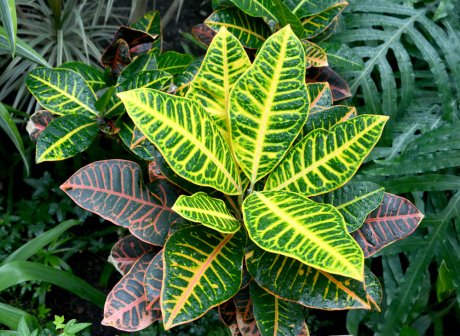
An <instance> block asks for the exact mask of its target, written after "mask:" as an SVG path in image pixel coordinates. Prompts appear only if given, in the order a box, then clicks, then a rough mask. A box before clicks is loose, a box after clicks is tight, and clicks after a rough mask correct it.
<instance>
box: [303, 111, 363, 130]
mask: <svg viewBox="0 0 460 336" xmlns="http://www.w3.org/2000/svg"><path fill="white" fill-rule="evenodd" d="M353 117H356V109H355V108H354V107H350V106H344V105H336V106H332V107H329V108H323V109H318V108H315V113H311V112H310V115H309V116H308V120H307V122H306V123H305V125H304V127H303V133H304V134H308V133H310V132H311V131H313V130H315V129H317V128H322V129H325V130H329V129H331V128H332V126H334V125H336V124H338V123H340V122H343V121H346V120H348V119H351V118H353Z"/></svg>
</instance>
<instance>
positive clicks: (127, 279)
mask: <svg viewBox="0 0 460 336" xmlns="http://www.w3.org/2000/svg"><path fill="white" fill-rule="evenodd" d="M154 256H155V254H154V253H152V252H147V253H145V254H144V255H142V257H140V258H139V260H138V261H137V262H136V263H135V264H134V265H133V267H132V268H131V270H130V271H129V272H128V273H127V274H126V275H125V276H124V277H123V278H122V279H121V280H120V281H119V282H118V283H117V284H116V285H115V287H114V288H113V289H112V291H111V292H110V293H109V295H108V296H107V300H106V302H105V306H104V320H103V321H102V322H101V323H102V324H103V325H106V326H111V327H115V328H117V329H118V330H123V331H128V332H133V331H137V330H142V329H145V328H146V327H148V326H149V325H151V324H152V323H153V322H155V321H157V320H159V319H160V318H161V315H160V312H159V311H155V310H153V311H148V310H147V309H146V307H147V297H146V295H145V291H144V276H145V271H146V269H147V267H148V266H149V264H150V262H151V260H152V258H153V257H154Z"/></svg>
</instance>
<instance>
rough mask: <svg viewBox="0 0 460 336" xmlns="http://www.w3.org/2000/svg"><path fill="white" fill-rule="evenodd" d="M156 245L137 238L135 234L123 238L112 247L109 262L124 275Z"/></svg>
mask: <svg viewBox="0 0 460 336" xmlns="http://www.w3.org/2000/svg"><path fill="white" fill-rule="evenodd" d="M154 248H155V247H154V246H153V245H151V244H147V243H145V242H143V241H142V240H139V239H137V238H136V237H134V236H133V235H128V236H126V237H123V238H121V239H120V240H119V241H117V243H116V244H115V245H114V246H113V247H112V250H111V251H110V256H109V262H110V263H111V264H112V265H113V266H114V267H115V268H116V269H117V271H118V272H120V273H121V274H122V275H125V274H126V273H128V271H129V270H130V269H131V267H132V266H133V265H134V264H135V262H136V261H137V260H138V259H139V258H140V257H141V256H142V255H143V254H144V253H146V252H150V251H152V250H153V249H154Z"/></svg>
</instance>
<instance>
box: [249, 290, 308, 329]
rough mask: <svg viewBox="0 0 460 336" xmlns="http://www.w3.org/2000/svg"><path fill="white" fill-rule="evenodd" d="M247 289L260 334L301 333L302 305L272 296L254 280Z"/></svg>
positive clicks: (303, 320) (302, 321) (303, 319)
mask: <svg viewBox="0 0 460 336" xmlns="http://www.w3.org/2000/svg"><path fill="white" fill-rule="evenodd" d="M249 291H250V294H251V299H252V307H253V310H254V317H255V318H256V322H257V326H258V327H259V331H260V334H261V335H262V336H268V335H286V336H289V335H290V336H298V335H299V334H300V333H301V331H302V328H303V324H304V322H305V317H304V314H303V308H302V306H300V305H298V304H296V303H294V302H289V301H285V300H282V299H280V298H278V297H276V296H273V295H272V294H270V293H268V292H267V291H265V290H264V289H262V288H260V287H259V286H258V285H257V284H256V283H255V282H254V281H253V282H251V284H250V285H249Z"/></svg>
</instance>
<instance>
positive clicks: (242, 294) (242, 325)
mask: <svg viewBox="0 0 460 336" xmlns="http://www.w3.org/2000/svg"><path fill="white" fill-rule="evenodd" d="M233 302H234V304H235V307H236V323H237V325H238V329H239V330H240V332H241V335H243V336H260V331H259V328H258V327H257V322H256V319H255V318H254V312H253V309H252V299H251V295H250V293H249V287H245V288H242V289H241V290H240V291H239V292H238V293H237V294H236V295H235V296H234V297H233Z"/></svg>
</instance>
